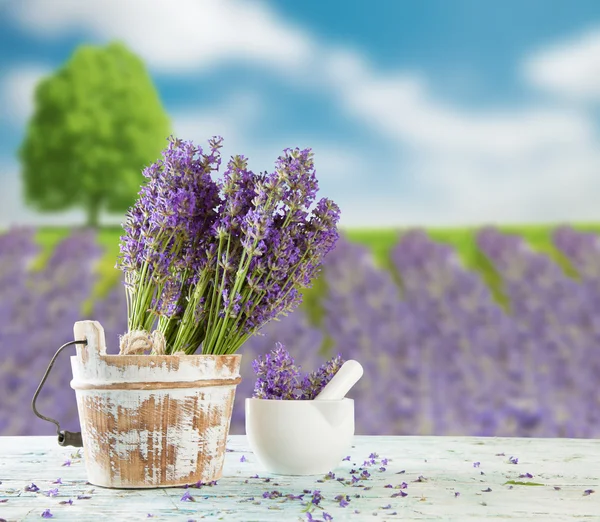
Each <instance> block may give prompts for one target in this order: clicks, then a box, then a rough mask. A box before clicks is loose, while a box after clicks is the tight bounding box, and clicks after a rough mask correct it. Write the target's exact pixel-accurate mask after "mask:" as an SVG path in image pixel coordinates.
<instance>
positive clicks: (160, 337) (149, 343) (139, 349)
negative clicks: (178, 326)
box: [119, 330, 166, 355]
mask: <svg viewBox="0 0 600 522" xmlns="http://www.w3.org/2000/svg"><path fill="white" fill-rule="evenodd" d="M165 349H166V341H165V336H164V334H163V333H162V332H160V331H158V330H154V331H153V332H152V333H149V332H147V331H146V330H132V331H130V332H127V333H125V334H124V335H121V336H120V337H119V355H144V354H146V353H148V352H149V353H150V355H165V354H166V351H165Z"/></svg>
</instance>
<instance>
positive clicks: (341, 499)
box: [335, 495, 350, 507]
mask: <svg viewBox="0 0 600 522" xmlns="http://www.w3.org/2000/svg"><path fill="white" fill-rule="evenodd" d="M335 501H336V502H338V503H339V505H340V507H346V506H348V505H349V504H350V496H349V495H337V496H336V497H335Z"/></svg>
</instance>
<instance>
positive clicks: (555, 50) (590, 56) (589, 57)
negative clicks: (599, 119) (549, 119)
mask: <svg viewBox="0 0 600 522" xmlns="http://www.w3.org/2000/svg"><path fill="white" fill-rule="evenodd" d="M523 71H524V74H525V77H526V79H527V80H528V81H529V82H530V83H531V84H532V85H533V86H535V87H537V88H540V89H543V90H545V91H548V92H550V93H551V94H557V95H560V96H564V97H567V98H572V99H575V100H584V101H585V100H588V101H599V100H600V29H595V30H593V31H589V32H586V33H583V34H580V35H578V36H577V37H575V38H572V39H570V40H567V41H564V42H561V43H558V44H555V45H551V46H550V47H547V48H544V49H541V50H539V51H538V52H536V53H534V54H532V55H531V56H530V57H528V58H527V59H526V60H525V61H524V64H523Z"/></svg>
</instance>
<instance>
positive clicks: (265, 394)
mask: <svg viewBox="0 0 600 522" xmlns="http://www.w3.org/2000/svg"><path fill="white" fill-rule="evenodd" d="M342 363H343V361H342V359H341V356H339V355H338V356H337V357H336V358H334V359H332V360H330V361H327V362H326V363H325V364H323V366H321V368H319V370H317V371H316V372H313V373H312V374H310V375H307V376H305V377H304V378H302V376H301V373H300V368H298V367H297V366H296V365H295V363H294V359H293V358H292V356H291V355H290V354H289V353H288V351H287V350H286V349H285V347H284V346H283V345H282V344H281V343H276V348H275V349H274V350H273V351H271V352H270V353H268V354H266V355H265V357H264V358H262V357H258V358H257V359H256V360H255V361H254V362H253V363H252V367H253V369H254V372H255V374H256V377H257V378H256V384H255V387H254V397H256V398H259V399H284V400H292V399H304V400H310V399H314V397H315V396H316V395H318V393H319V392H320V391H321V389H322V388H323V386H325V384H327V383H328V382H329V381H330V380H331V378H332V377H333V375H335V372H337V371H338V370H339V368H340V367H341V365H342Z"/></svg>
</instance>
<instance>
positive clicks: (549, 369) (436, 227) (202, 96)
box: [0, 0, 600, 437]
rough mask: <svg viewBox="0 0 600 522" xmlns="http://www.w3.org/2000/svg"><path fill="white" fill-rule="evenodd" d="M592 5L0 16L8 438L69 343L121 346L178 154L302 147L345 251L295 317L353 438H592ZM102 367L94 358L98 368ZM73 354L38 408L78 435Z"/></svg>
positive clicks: (2, 364) (104, 5) (252, 353)
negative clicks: (219, 140) (336, 218)
mask: <svg viewBox="0 0 600 522" xmlns="http://www.w3.org/2000/svg"><path fill="white" fill-rule="evenodd" d="M598 70H600V3H598V2H597V1H595V0H580V1H578V2H577V3H573V2H570V1H568V0H555V1H553V2H551V3H548V2H546V1H545V0H530V1H528V2H525V3H523V2H519V1H518V0H506V1H505V2H501V3H491V2H473V1H471V0H453V1H452V2H447V1H445V0H426V1H422V2H393V1H389V2H387V1H383V0H381V1H377V2H354V3H347V2H342V1H341V0H340V1H331V2H319V1H318V0H306V1H305V2H303V3H302V7H299V4H298V3H297V2H293V1H291V0H290V1H288V0H283V1H277V2H275V1H272V0H271V1H269V0H264V1H257V2H244V1H241V0H220V1H208V0H207V1H203V2H196V1H193V0H169V1H167V0H128V1H127V2H123V1H120V0H103V1H100V0H90V1H87V2H80V1H79V0H57V1H54V2H48V1H46V0H3V1H2V0H0V188H1V190H0V435H16V434H23V435H29V434H52V425H50V424H48V423H44V422H42V421H40V420H38V419H36V418H34V417H33V414H32V413H30V411H29V403H30V400H31V397H32V395H33V393H34V390H35V388H36V386H37V384H38V382H39V379H40V377H41V375H42V374H43V371H44V370H45V367H46V365H47V363H48V362H49V360H50V357H51V356H52V354H53V353H54V351H55V350H56V349H57V348H58V346H60V345H61V344H62V343H64V342H66V341H67V340H69V339H71V338H72V326H73V323H74V322H75V321H77V320H79V319H81V318H94V319H97V320H99V321H101V323H102V324H103V325H104V327H105V329H106V331H107V334H108V339H109V343H110V346H112V348H113V350H114V349H115V348H116V345H117V343H118V336H119V335H120V334H122V333H123V332H124V331H125V329H126V311H125V293H124V290H123V287H122V283H121V276H120V273H119V272H118V271H117V270H116V269H115V268H114V265H115V261H116V258H117V255H118V252H119V245H118V241H119V235H120V233H121V228H120V223H122V222H123V220H124V216H125V212H126V210H127V208H128V207H129V206H130V205H131V204H132V202H133V201H134V199H135V197H136V193H137V190H138V189H139V186H140V184H141V183H142V182H143V181H144V178H143V177H142V174H141V172H142V170H143V168H144V167H145V166H147V165H148V164H150V163H151V162H153V161H155V160H156V159H157V158H158V156H159V154H160V150H161V149H162V148H163V147H164V146H165V145H166V143H167V141H166V138H167V136H168V135H169V134H174V135H176V136H177V137H179V138H182V139H185V140H190V139H191V140H194V142H195V143H197V144H198V145H201V146H205V144H206V140H207V139H208V138H210V137H211V136H213V135H222V136H223V137H224V140H225V141H224V143H225V146H224V149H223V157H224V158H225V159H226V158H228V157H229V156H230V155H231V154H244V155H246V156H247V157H248V158H249V165H250V168H252V169H253V170H254V171H255V172H258V171H264V170H268V169H272V168H273V165H274V161H275V159H276V158H277V156H278V155H279V154H280V153H281V151H282V150H283V149H284V148H285V147H296V146H297V147H302V148H304V147H311V148H312V149H313V150H314V152H315V166H316V171H317V177H318V179H319V183H320V188H321V191H320V193H321V195H322V196H327V197H330V198H332V199H333V200H334V201H336V203H338V204H339V205H340V207H341V211H342V218H341V227H342V230H343V235H342V236H343V237H342V239H341V240H340V243H339V245H338V247H337V248H336V249H335V250H334V251H333V252H332V253H331V255H330V256H329V258H328V259H327V261H326V264H325V266H324V270H323V272H322V275H321V277H320V278H319V279H318V280H317V281H316V282H315V285H314V287H313V288H312V289H309V290H307V291H306V292H305V294H304V303H303V304H302V306H301V307H300V308H299V309H298V310H297V311H296V312H294V313H293V314H291V315H290V316H289V317H287V318H285V319H283V320H282V321H280V322H276V323H274V324H272V325H269V326H268V327H267V328H265V330H264V332H263V334H264V335H262V336H258V337H255V338H253V339H251V340H250V341H249V342H248V343H247V344H246V345H245V346H244V347H243V349H242V351H241V353H242V354H243V355H244V364H243V378H244V381H243V383H242V384H241V385H240V386H239V388H238V393H237V399H236V406H235V412H234V417H233V423H232V431H233V432H234V433H242V432H243V408H242V405H243V399H244V398H245V397H248V396H250V395H251V393H252V382H253V376H252V372H251V365H250V362H251V360H252V359H253V358H254V357H256V356H257V355H259V354H262V353H265V352H266V351H268V350H270V349H272V348H273V346H274V344H275V342H276V341H281V342H283V343H284V344H286V346H287V348H288V349H289V351H290V352H291V353H292V355H293V356H294V357H295V358H296V359H297V361H298V362H299V363H300V364H302V365H303V367H304V369H305V370H312V369H314V368H315V367H317V366H318V365H319V364H320V362H321V361H322V360H323V358H324V357H327V356H330V355H332V354H334V353H336V352H340V353H341V354H342V356H343V357H345V358H356V359H358V360H359V361H360V362H361V363H362V364H363V365H364V367H365V369H366V373H365V377H364V378H363V379H362V380H361V382H360V384H359V385H358V387H357V389H356V390H354V391H353V397H354V398H355V399H356V401H357V410H356V411H357V419H356V420H357V432H358V433H364V434H439V435H445V434H454V435H462V434H464V435H467V434H470V435H508V436H526V437H527V436H542V437H557V436H561V437H600V391H599V390H600V389H599V388H598V386H597V383H598V382H600V245H599V241H600V240H599V237H600V206H599V205H598V198H599V196H600V176H599V173H600V127H599V123H600V120H599V119H598V114H599V113H598V104H599V103H600V83H599V82H598V77H599V76H598V74H596V73H597V71H598ZM110 346H109V349H110ZM70 379H71V374H70V368H69V362H68V357H67V355H66V354H65V355H63V356H62V357H61V359H60V360H59V363H58V364H57V367H56V369H55V372H54V373H53V374H52V376H51V378H50V380H49V382H48V388H47V390H46V392H45V393H44V396H43V397H42V399H41V402H40V409H41V410H42V411H43V412H45V413H47V414H50V415H53V416H55V417H57V418H59V419H60V420H61V421H64V423H65V427H66V428H70V429H77V425H78V420H77V411H76V407H75V398H74V393H73V391H72V390H71V389H70V388H69V381H70Z"/></svg>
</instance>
